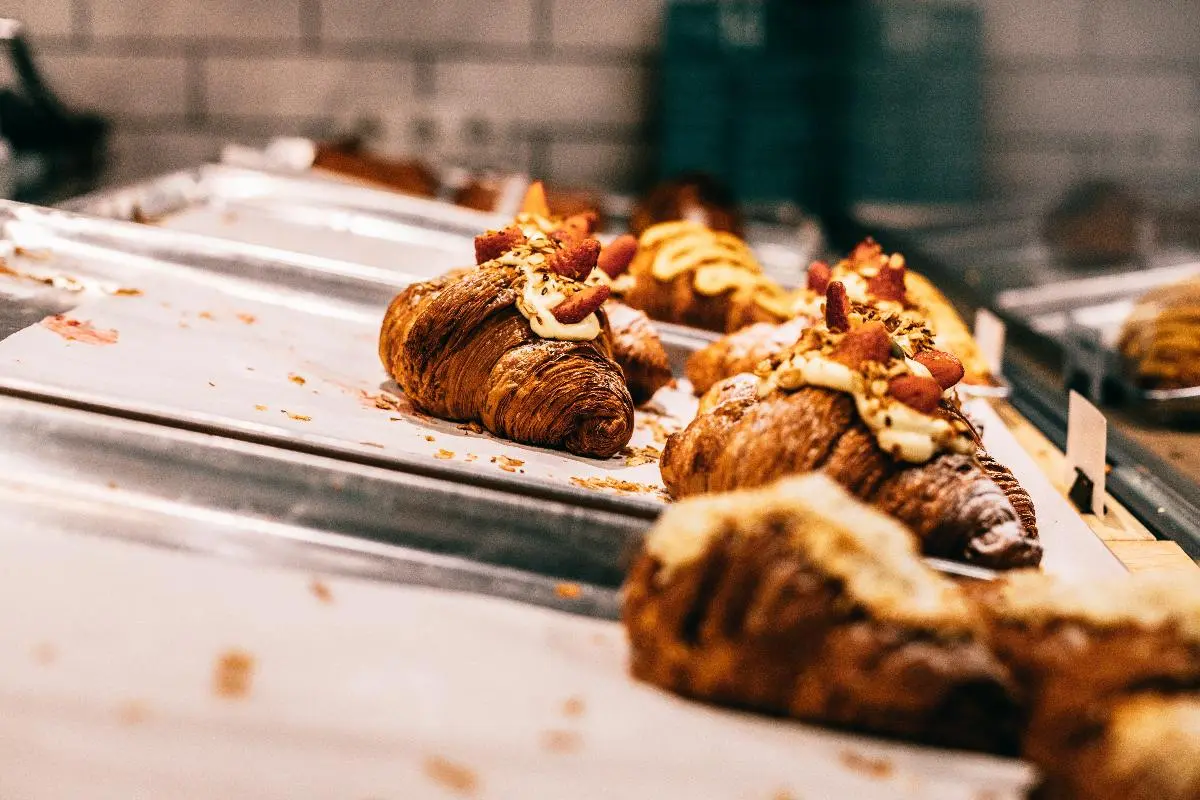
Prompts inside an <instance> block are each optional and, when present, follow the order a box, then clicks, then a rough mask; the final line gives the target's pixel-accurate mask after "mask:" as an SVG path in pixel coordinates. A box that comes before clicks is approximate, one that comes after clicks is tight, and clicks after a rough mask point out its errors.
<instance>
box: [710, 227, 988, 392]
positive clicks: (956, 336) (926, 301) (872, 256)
mask: <svg viewBox="0 0 1200 800" xmlns="http://www.w3.org/2000/svg"><path fill="white" fill-rule="evenodd" d="M833 281H837V282H840V283H841V284H842V285H843V286H845V288H846V292H847V296H848V297H849V299H850V306H851V309H852V310H854V311H858V312H862V313H876V314H878V315H879V316H880V317H881V318H882V319H884V320H885V321H886V322H887V324H888V326H889V328H895V327H897V326H900V325H912V324H919V325H922V326H925V327H927V328H928V329H929V331H930V333H931V334H932V336H933V339H934V342H935V343H936V345H937V346H938V347H939V348H941V349H943V350H947V351H949V352H952V353H954V354H956V355H957V356H959V357H960V358H961V359H962V364H963V368H964V376H963V382H964V383H968V384H976V385H979V384H983V385H987V384H991V383H992V382H993V379H992V376H991V374H990V371H989V369H988V366H987V363H986V362H985V361H984V359H983V355H982V353H980V351H979V347H978V345H976V343H975V339H974V338H973V337H972V336H971V333H970V331H969V330H968V329H967V326H966V323H965V322H963V320H962V317H960V316H959V315H958V312H957V311H955V310H954V306H952V305H951V304H950V301H949V300H947V299H946V297H945V295H943V294H942V293H941V292H939V291H938V290H937V288H936V287H935V286H934V285H933V284H932V283H930V282H929V280H928V279H927V278H925V277H924V276H922V275H919V274H917V273H915V272H913V271H911V270H909V269H908V266H907V264H906V263H905V260H904V257H903V256H902V255H900V254H899V253H893V254H890V255H889V254H886V253H884V252H883V248H882V247H880V246H879V245H878V244H876V243H875V242H874V240H872V239H867V240H866V241H864V242H861V243H860V244H859V245H858V246H856V247H855V248H854V250H853V251H852V252H851V253H850V255H849V256H848V257H847V258H845V259H843V260H842V261H839V262H838V263H837V264H835V265H834V266H833V267H830V266H829V265H828V264H826V263H824V262H822V261H814V262H813V263H812V265H810V266H809V268H808V278H807V285H806V286H805V287H804V288H803V289H801V290H799V291H797V292H795V293H794V294H793V295H791V297H790V299H789V300H788V303H789V304H790V305H789V307H788V312H787V316H790V317H791V319H790V320H788V321H787V322H783V323H780V322H771V321H770V320H769V313H766V312H765V307H764V306H763V305H762V303H761V302H759V303H754V304H751V305H747V306H743V308H751V307H752V308H756V309H760V310H762V311H763V313H760V314H759V315H758V317H757V318H755V317H753V316H747V315H746V314H745V313H743V314H742V316H741V318H740V319H741V322H743V323H746V324H749V327H742V328H741V329H740V330H736V332H734V333H731V334H729V335H728V336H725V337H724V338H722V339H721V340H720V341H717V342H714V343H712V344H711V345H709V346H707V347H705V348H704V349H702V350H700V351H698V352H697V353H695V354H694V355H693V356H692V357H691V358H690V359H689V360H688V364H687V376H688V379H689V380H690V381H691V382H692V386H693V387H694V388H695V390H696V392H697V393H698V394H703V393H704V392H706V391H708V389H709V388H710V387H711V386H712V385H713V384H714V383H716V382H717V381H719V380H721V379H723V378H728V377H730V376H731V375H736V374H738V373H739V372H749V371H751V370H753V369H754V367H755V365H756V364H757V363H758V362H759V361H761V360H762V359H764V358H768V357H769V356H772V355H774V354H776V353H778V352H780V351H781V350H783V349H785V348H786V347H788V346H790V345H791V344H792V343H794V342H795V341H796V337H797V335H798V334H799V333H800V332H801V331H802V330H803V329H804V328H806V327H807V326H808V325H809V324H812V323H813V322H815V321H817V320H819V319H820V318H821V315H822V314H823V313H824V311H823V309H824V305H825V292H826V289H827V287H828V286H829V284H830V283H831V282H833ZM768 305H771V304H768ZM758 319H764V320H765V321H757V320H758ZM751 323H753V324H751ZM733 327H734V328H737V327H738V326H737V325H735V326H733Z"/></svg>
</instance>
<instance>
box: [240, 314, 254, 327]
mask: <svg viewBox="0 0 1200 800" xmlns="http://www.w3.org/2000/svg"><path fill="white" fill-rule="evenodd" d="M237 318H238V319H240V320H241V321H242V322H244V323H246V324H247V325H253V324H254V323H256V322H258V317H256V316H254V315H253V314H245V313H243V314H238V315H237Z"/></svg>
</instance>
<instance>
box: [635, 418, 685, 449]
mask: <svg viewBox="0 0 1200 800" xmlns="http://www.w3.org/2000/svg"><path fill="white" fill-rule="evenodd" d="M634 427H637V428H644V429H645V430H648V431H650V436H651V437H652V438H653V439H654V441H655V442H657V443H658V444H666V442H667V437H668V436H670V435H671V434H672V433H675V432H676V431H678V430H679V426H678V425H674V426H670V427H668V426H667V425H664V424H663V423H662V420H661V419H660V418H659V417H658V416H652V415H649V414H639V415H638V417H637V419H636V421H635V423H634Z"/></svg>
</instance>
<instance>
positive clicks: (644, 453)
mask: <svg viewBox="0 0 1200 800" xmlns="http://www.w3.org/2000/svg"><path fill="white" fill-rule="evenodd" d="M619 455H622V456H625V466H627V467H637V466H641V465H642V464H653V463H654V462H656V461H658V459H659V458H661V457H662V450H659V449H658V448H657V447H655V446H654V445H652V444H648V445H646V446H645V447H625V448H622V449H621V452H620V454H619Z"/></svg>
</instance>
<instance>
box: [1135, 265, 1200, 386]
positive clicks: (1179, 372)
mask: <svg viewBox="0 0 1200 800" xmlns="http://www.w3.org/2000/svg"><path fill="white" fill-rule="evenodd" d="M1117 347H1118V349H1119V350H1120V351H1121V355H1122V356H1124V357H1125V361H1126V364H1127V368H1128V370H1129V372H1130V373H1131V374H1132V377H1133V380H1134V381H1135V382H1136V383H1137V384H1138V385H1139V386H1142V387H1144V388H1146V389H1183V388H1187V387H1191V386H1200V278H1190V279H1188V280H1186V281H1182V282H1180V283H1176V284H1173V285H1171V286H1164V287H1161V288H1158V289H1155V290H1154V291H1152V292H1149V293H1148V294H1146V295H1144V296H1143V297H1142V298H1141V299H1139V300H1138V302H1137V305H1136V306H1134V309H1133V313H1132V314H1130V315H1129V319H1127V320H1126V321H1125V324H1124V325H1123V326H1122V327H1121V335H1120V338H1119V339H1118V340H1117Z"/></svg>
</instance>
